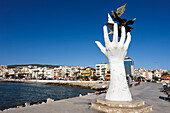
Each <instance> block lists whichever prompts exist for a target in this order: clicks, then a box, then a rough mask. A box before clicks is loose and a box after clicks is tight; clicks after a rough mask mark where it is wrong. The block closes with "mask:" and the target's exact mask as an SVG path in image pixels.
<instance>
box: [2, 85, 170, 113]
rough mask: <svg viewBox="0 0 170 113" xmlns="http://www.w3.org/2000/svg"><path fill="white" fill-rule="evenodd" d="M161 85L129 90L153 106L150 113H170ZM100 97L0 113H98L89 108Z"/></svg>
mask: <svg viewBox="0 0 170 113" xmlns="http://www.w3.org/2000/svg"><path fill="white" fill-rule="evenodd" d="M161 87H162V84H156V83H141V84H140V85H138V86H135V87H132V88H130V90H131V92H132V95H133V99H138V100H143V101H145V102H146V104H147V105H152V106H153V111H152V112H151V113H170V102H168V101H165V100H163V99H160V98H159V97H160V96H161V97H167V95H165V94H164V93H162V92H160V89H159V88H161ZM104 96H105V94H102V95H86V96H82V97H75V98H70V99H63V100H59V101H55V102H51V103H47V104H41V105H35V106H30V107H25V108H19V109H11V110H7V111H3V112H2V113H99V112H98V111H96V110H93V109H92V108H91V107H90V103H91V102H95V101H96V99H101V98H104Z"/></svg>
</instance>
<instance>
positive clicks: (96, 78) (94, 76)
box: [91, 75, 99, 81]
mask: <svg viewBox="0 0 170 113" xmlns="http://www.w3.org/2000/svg"><path fill="white" fill-rule="evenodd" d="M98 78H99V77H97V76H96V75H93V77H91V79H93V80H94V81H96V80H98Z"/></svg>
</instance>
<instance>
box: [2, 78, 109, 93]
mask: <svg viewBox="0 0 170 113" xmlns="http://www.w3.org/2000/svg"><path fill="white" fill-rule="evenodd" d="M0 82H11V83H25V82H27V83H43V84H46V85H57V86H69V87H79V88H87V89H92V90H99V91H100V90H105V89H107V88H108V86H109V81H107V82H104V81H103V82H101V81H60V80H17V79H4V80H0Z"/></svg>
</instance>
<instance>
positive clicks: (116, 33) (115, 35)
mask: <svg viewBox="0 0 170 113" xmlns="http://www.w3.org/2000/svg"><path fill="white" fill-rule="evenodd" d="M117 42H118V26H117V23H114V35H113V43H117Z"/></svg>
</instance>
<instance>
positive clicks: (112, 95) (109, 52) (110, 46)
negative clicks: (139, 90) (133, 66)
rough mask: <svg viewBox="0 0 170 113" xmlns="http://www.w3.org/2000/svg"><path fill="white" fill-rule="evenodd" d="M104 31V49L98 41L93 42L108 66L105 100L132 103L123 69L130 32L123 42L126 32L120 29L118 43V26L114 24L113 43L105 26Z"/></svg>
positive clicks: (123, 28)
mask: <svg viewBox="0 0 170 113" xmlns="http://www.w3.org/2000/svg"><path fill="white" fill-rule="evenodd" d="M103 30H104V40H105V46H106V47H104V46H103V45H102V44H101V43H100V42H99V41H95V43H96V44H97V45H98V47H99V48H100V50H101V51H102V53H103V54H104V55H105V56H106V57H107V59H108V60H109V64H110V71H111V75H110V85H109V89H108V91H107V94H106V99H107V100H112V101H132V96H131V93H130V91H129V87H128V84H127V80H126V73H125V67H124V58H125V56H126V54H127V50H128V47H129V44H130V41H131V35H130V32H128V33H127V40H126V42H125V36H126V31H125V27H124V26H122V28H121V31H122V33H121V39H120V41H119V42H118V26H117V23H114V31H113V33H114V35H113V41H112V42H111V41H110V40H109V36H108V31H107V26H106V25H105V26H104V27H103ZM124 42H125V43H124Z"/></svg>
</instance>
